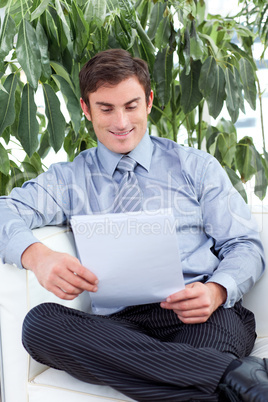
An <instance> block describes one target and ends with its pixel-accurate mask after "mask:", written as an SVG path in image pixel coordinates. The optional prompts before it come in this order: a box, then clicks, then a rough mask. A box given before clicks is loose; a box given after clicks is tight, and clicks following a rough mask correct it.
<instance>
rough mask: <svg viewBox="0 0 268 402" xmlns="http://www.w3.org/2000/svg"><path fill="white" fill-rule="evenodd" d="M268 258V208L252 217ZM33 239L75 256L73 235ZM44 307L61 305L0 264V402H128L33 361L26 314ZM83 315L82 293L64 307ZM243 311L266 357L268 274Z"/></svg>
mask: <svg viewBox="0 0 268 402" xmlns="http://www.w3.org/2000/svg"><path fill="white" fill-rule="evenodd" d="M254 215H255V217H256V219H257V221H258V223H259V229H260V233H261V237H262V240H263V243H264V247H265V249H266V254H267V256H268V208H267V209H266V210H263V209H262V208H260V209H259V211H258V210H257V211H255V212H254ZM35 235H36V236H37V237H38V238H39V239H40V240H41V241H42V242H44V243H45V244H46V245H48V246H49V247H51V248H53V249H56V250H58V251H67V252H69V253H71V254H75V247H74V243H73V237H72V234H71V232H69V231H68V230H67V229H65V228H62V227H45V228H42V229H37V230H35ZM45 301H56V302H58V303H63V301H62V300H60V299H58V298H56V297H55V296H53V295H52V294H51V293H49V292H47V291H46V290H45V289H43V288H42V287H41V286H40V285H39V284H38V282H37V280H36V279H35V277H34V275H33V274H32V273H31V272H28V271H26V270H19V269H18V268H16V267H14V266H12V265H8V264H5V265H4V264H1V263H0V320H1V321H0V324H1V325H0V330H1V337H0V340H1V344H0V356H1V361H0V363H1V388H2V389H1V391H2V402H48V401H49V402H89V401H98V402H100V401H106V402H107V401H129V400H130V399H129V398H127V397H125V396H124V395H122V394H120V393H118V392H117V391H115V390H113V389H111V388H110V387H105V386H96V385H91V384H86V383H83V382H81V381H78V380H76V379H74V378H72V377H71V376H69V375H68V374H66V373H64V372H62V371H58V370H54V369H51V368H48V367H46V366H43V365H41V364H39V363H37V362H35V361H33V360H32V359H31V358H30V357H29V356H28V354H27V353H26V351H25V350H24V348H23V347H22V344H21V327H22V322H23V319H24V317H25V315H26V313H27V312H28V311H29V309H30V308H32V307H33V306H35V305H37V304H40V303H42V302H45ZM64 304H66V305H69V306H71V307H74V308H79V309H82V310H84V311H89V309H90V299H89V296H88V294H86V293H85V292H84V293H83V294H82V295H80V296H79V297H78V298H77V299H76V300H74V301H72V302H67V303H64ZM244 305H245V306H247V307H248V308H250V309H251V310H252V311H254V313H255V315H256V320H257V333H258V339H257V341H256V344H255V347H254V350H253V353H252V354H254V355H256V356H260V357H264V356H266V357H268V272H266V273H265V274H264V276H263V277H262V279H261V280H260V281H259V282H258V283H257V284H256V285H255V287H254V288H253V289H252V290H251V292H250V293H249V294H248V295H247V296H246V297H245V298H244Z"/></svg>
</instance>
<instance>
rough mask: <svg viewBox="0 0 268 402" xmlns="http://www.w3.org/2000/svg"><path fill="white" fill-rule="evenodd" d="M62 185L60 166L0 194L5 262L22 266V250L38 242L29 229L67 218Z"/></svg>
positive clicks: (1, 248)
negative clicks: (4, 194) (7, 194)
mask: <svg viewBox="0 0 268 402" xmlns="http://www.w3.org/2000/svg"><path fill="white" fill-rule="evenodd" d="M61 183H62V184H61ZM63 187H64V184H63V178H62V175H61V169H60V165H59V166H58V167H57V169H56V170H55V169H54V168H53V167H52V168H50V169H49V170H48V171H47V172H46V173H43V174H41V175H40V176H39V177H38V178H37V179H34V180H31V181H29V182H26V183H24V185H23V186H22V187H21V188H14V189H13V190H12V191H11V193H10V195H9V196H4V197H0V210H1V214H0V256H1V258H2V260H3V262H4V263H10V264H14V265H17V266H18V267H19V268H22V265H21V255H22V253H23V252H24V251H25V250H26V248H27V247H29V246H30V245H31V244H33V243H36V242H38V241H39V240H37V239H36V238H35V237H34V235H33V233H32V230H31V229H34V228H37V227H42V226H45V225H59V224H62V223H64V222H65V221H66V215H65V211H66V208H67V209H68V205H66V200H67V202H68V197H64V191H62V188H63Z"/></svg>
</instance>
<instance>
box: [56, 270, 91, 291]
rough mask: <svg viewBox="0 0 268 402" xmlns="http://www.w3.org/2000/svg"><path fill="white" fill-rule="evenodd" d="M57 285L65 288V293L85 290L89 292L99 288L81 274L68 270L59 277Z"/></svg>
mask: <svg viewBox="0 0 268 402" xmlns="http://www.w3.org/2000/svg"><path fill="white" fill-rule="evenodd" d="M56 285H57V286H58V287H59V288H61V289H63V290H64V291H65V293H69V294H76V295H78V294H80V293H82V292H83V291H84V290H86V291H88V292H96V291H97V290H98V287H97V285H95V284H92V283H89V282H87V281H85V280H84V279H83V278H81V277H80V276H79V275H74V273H73V272H71V271H68V270H66V271H65V272H64V276H59V277H58V278H57V283H56Z"/></svg>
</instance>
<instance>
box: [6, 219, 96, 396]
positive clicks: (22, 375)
mask: <svg viewBox="0 0 268 402" xmlns="http://www.w3.org/2000/svg"><path fill="white" fill-rule="evenodd" d="M34 234H35V236H36V237H37V238H38V239H39V240H40V241H41V242H42V243H44V244H46V245H47V246H48V247H50V248H52V249H54V250H57V251H61V252H67V253H70V254H72V255H76V250H75V245H74V241H73V236H72V233H71V232H70V231H69V230H68V229H67V228H63V227H52V226H51V227H45V228H41V229H36V230H34ZM44 302H55V303H60V304H64V305H66V306H69V307H72V308H75V309H79V310H83V311H91V301H90V296H89V294H88V293H87V292H84V293H82V294H81V295H79V296H78V297H77V298H76V299H75V300H72V301H65V300H62V299H59V298H58V297H56V296H55V295H53V294H52V293H50V292H48V291H47V290H46V289H44V288H43V287H42V286H41V285H40V284H39V283H38V281H37V279H36V277H35V275H34V274H33V273H32V272H30V271H27V270H24V269H18V268H17V267H15V266H13V265H9V264H3V263H2V262H1V260H0V319H1V326H0V331H1V335H0V339H1V347H0V350H2V358H1V360H2V362H1V364H2V388H3V390H2V392H3V394H4V400H6V401H12V400H13V399H12V396H11V395H12V392H13V389H14V383H16V385H15V386H16V387H18V388H19V389H21V390H22V389H23V390H24V391H25V395H26V392H27V389H26V385H27V382H28V380H29V379H31V378H32V377H34V376H36V375H38V374H39V373H40V372H42V371H43V370H44V369H45V368H46V367H45V366H43V365H41V364H39V363H37V362H35V361H34V360H33V359H31V358H30V357H29V356H28V354H27V352H26V351H25V350H24V348H23V346H22V343H21V329H22V323H23V320H24V317H25V315H26V314H27V312H28V311H29V310H30V309H31V308H32V307H34V306H36V305H38V304H40V303H44ZM14 380H15V381H14Z"/></svg>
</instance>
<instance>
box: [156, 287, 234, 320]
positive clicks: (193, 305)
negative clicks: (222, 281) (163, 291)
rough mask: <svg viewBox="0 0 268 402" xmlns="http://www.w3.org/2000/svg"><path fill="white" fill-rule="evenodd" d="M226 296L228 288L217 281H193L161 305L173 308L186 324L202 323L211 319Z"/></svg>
mask: <svg viewBox="0 0 268 402" xmlns="http://www.w3.org/2000/svg"><path fill="white" fill-rule="evenodd" d="M226 297H227V292H226V289H225V288H224V287H223V286H221V285H219V284H217V283H214V282H208V283H206V284H203V283H201V282H193V283H190V284H189V285H186V287H185V289H183V290H181V291H180V292H177V293H174V294H173V295H171V296H169V297H168V298H167V300H166V301H165V302H162V303H161V307H162V308H166V309H169V310H173V311H174V312H175V313H176V314H177V316H178V318H179V319H180V320H181V321H182V322H184V323H185V324H200V323H203V322H206V321H207V320H208V319H209V317H210V316H211V314H212V313H213V312H214V311H215V310H216V309H217V308H218V307H219V306H220V305H222V304H223V303H224V302H225V301H226Z"/></svg>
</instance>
